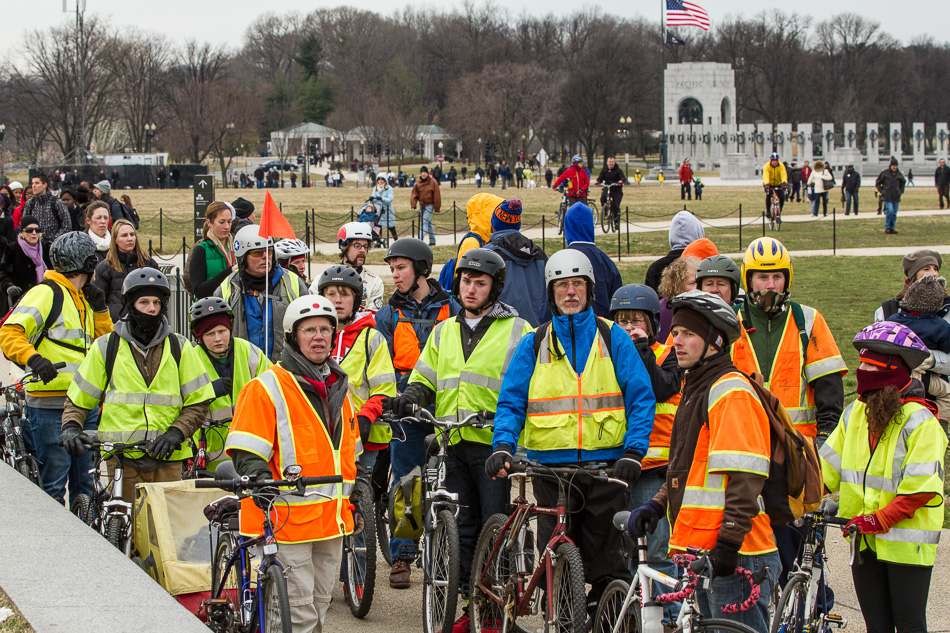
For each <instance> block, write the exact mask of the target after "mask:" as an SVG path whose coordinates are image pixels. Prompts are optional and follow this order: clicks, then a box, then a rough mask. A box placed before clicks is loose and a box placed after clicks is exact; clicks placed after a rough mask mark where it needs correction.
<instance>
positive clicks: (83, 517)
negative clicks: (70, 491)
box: [69, 494, 96, 527]
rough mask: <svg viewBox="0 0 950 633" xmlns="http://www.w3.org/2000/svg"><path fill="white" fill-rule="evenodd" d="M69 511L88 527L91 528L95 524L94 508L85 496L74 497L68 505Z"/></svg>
mask: <svg viewBox="0 0 950 633" xmlns="http://www.w3.org/2000/svg"><path fill="white" fill-rule="evenodd" d="M69 511H70V512H72V513H73V514H75V515H76V516H77V517H79V520H80V521H82V522H83V523H85V524H86V525H88V526H89V527H93V526H94V525H95V523H96V506H95V504H93V502H92V498H91V497H90V496H89V495H87V494H79V495H76V498H75V499H73V501H72V503H70V504H69Z"/></svg>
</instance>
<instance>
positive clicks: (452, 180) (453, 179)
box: [449, 165, 458, 189]
mask: <svg viewBox="0 0 950 633" xmlns="http://www.w3.org/2000/svg"><path fill="white" fill-rule="evenodd" d="M457 181H458V172H457V171H455V165H452V166H451V167H449V186H450V188H451V189H455V188H456V187H458V182H457Z"/></svg>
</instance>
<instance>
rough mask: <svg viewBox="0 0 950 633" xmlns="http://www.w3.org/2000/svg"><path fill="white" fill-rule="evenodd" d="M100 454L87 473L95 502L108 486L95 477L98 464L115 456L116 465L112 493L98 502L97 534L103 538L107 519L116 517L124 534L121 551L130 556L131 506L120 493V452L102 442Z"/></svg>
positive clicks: (107, 443)
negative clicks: (90, 477)
mask: <svg viewBox="0 0 950 633" xmlns="http://www.w3.org/2000/svg"><path fill="white" fill-rule="evenodd" d="M100 448H101V450H102V454H101V457H100V459H99V460H97V462H96V465H95V466H94V467H93V468H92V469H91V470H90V471H89V473H90V474H91V475H92V477H93V483H94V484H95V494H96V497H95V498H96V500H97V502H98V500H99V499H100V498H103V499H104V495H105V494H107V493H108V492H109V488H110V486H103V485H102V482H101V481H100V479H99V477H98V476H97V474H98V472H99V462H103V461H106V460H107V459H109V456H110V455H113V456H115V458H116V465H115V470H114V471H113V473H112V485H111V489H112V492H111V494H110V496H109V498H108V499H107V500H104V501H101V502H98V505H99V509H100V512H99V533H100V534H102V535H103V536H105V535H106V524H107V523H108V520H107V519H108V518H109V517H118V518H119V520H121V521H122V529H123V532H124V541H125V546H124V547H123V551H124V552H125V555H126V556H130V555H131V554H132V539H131V538H130V531H131V527H132V504H131V503H129V502H128V501H123V499H122V492H123V485H124V481H125V466H123V465H122V460H121V459H120V458H119V454H118V453H119V452H121V450H118V451H117V450H116V446H115V445H114V444H112V443H109V442H103V443H102V444H101V445H100Z"/></svg>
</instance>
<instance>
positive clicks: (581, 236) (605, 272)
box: [564, 202, 623, 317]
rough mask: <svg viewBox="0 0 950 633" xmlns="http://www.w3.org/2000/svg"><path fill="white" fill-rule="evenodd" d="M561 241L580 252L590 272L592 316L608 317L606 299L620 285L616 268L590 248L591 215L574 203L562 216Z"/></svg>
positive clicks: (582, 206) (593, 246)
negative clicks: (592, 275)
mask: <svg viewBox="0 0 950 633" xmlns="http://www.w3.org/2000/svg"><path fill="white" fill-rule="evenodd" d="M564 237H565V239H566V240H567V247H568V248H573V249H574V250H576V251H580V252H582V253H584V255H586V256H587V259H589V260H590V265H591V266H593V268H594V305H593V306H591V307H593V308H594V314H596V315H597V316H602V317H609V316H610V298H611V297H613V296H614V293H615V292H617V290H618V289H619V288H620V287H621V286H622V285H623V279H622V278H621V277H620V271H619V270H617V265H616V264H614V262H613V260H612V259H610V257H608V256H607V255H606V253H604V252H603V251H602V250H600V249H599V248H597V246H596V245H595V244H594V212H593V211H591V209H590V207H588V206H587V205H586V204H584V203H583V202H576V203H574V205H573V206H572V207H571V208H570V209H568V210H567V214H565V216H564Z"/></svg>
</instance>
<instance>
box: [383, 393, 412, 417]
mask: <svg viewBox="0 0 950 633" xmlns="http://www.w3.org/2000/svg"><path fill="white" fill-rule="evenodd" d="M415 404H416V403H415V402H413V400H412V398H410V397H408V396H396V397H395V398H389V397H386V398H383V410H385V411H392V412H393V413H395V414H396V415H397V416H399V417H400V418H405V417H407V416H409V415H411V414H412V407H413V406H414V405H415Z"/></svg>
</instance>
